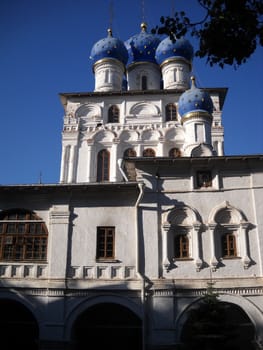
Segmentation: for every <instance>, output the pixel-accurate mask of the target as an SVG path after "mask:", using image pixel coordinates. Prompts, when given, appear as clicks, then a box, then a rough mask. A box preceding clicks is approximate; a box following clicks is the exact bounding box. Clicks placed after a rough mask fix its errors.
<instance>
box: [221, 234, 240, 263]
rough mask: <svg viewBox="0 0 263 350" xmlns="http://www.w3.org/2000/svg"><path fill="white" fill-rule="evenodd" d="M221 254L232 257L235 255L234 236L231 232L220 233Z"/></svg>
mask: <svg viewBox="0 0 263 350" xmlns="http://www.w3.org/2000/svg"><path fill="white" fill-rule="evenodd" d="M222 256H223V257H224V258H233V257H236V256H237V250H236V237H235V235H234V234H233V233H232V232H231V233H229V232H228V233H225V234H224V235H222Z"/></svg>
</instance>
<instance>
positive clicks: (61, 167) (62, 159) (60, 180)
mask: <svg viewBox="0 0 263 350" xmlns="http://www.w3.org/2000/svg"><path fill="white" fill-rule="evenodd" d="M65 159H66V146H64V145H63V147H62V154H61V164H60V179H59V182H64V181H65Z"/></svg>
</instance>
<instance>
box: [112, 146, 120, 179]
mask: <svg viewBox="0 0 263 350" xmlns="http://www.w3.org/2000/svg"><path fill="white" fill-rule="evenodd" d="M118 144H119V140H114V141H113V144H112V147H111V154H110V181H112V182H116V181H117V168H118V166H117V147H118Z"/></svg>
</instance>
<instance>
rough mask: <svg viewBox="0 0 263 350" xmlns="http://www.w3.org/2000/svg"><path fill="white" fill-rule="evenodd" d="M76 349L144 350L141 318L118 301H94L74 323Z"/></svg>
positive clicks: (74, 346) (74, 347) (73, 333)
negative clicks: (90, 346) (98, 302)
mask: <svg viewBox="0 0 263 350" xmlns="http://www.w3.org/2000/svg"><path fill="white" fill-rule="evenodd" d="M72 336H73V339H72V341H73V347H72V348H73V349H74V350H82V349H87V348H88V345H90V344H93V347H94V348H95V349H115V350H121V349H122V350H123V349H126V350H134V349H136V350H141V349H142V321H141V320H140V319H139V318H138V316H137V315H135V314H134V313H133V312H132V311H131V310H129V309H127V308H126V307H124V306H122V305H119V304H115V303H102V304H98V305H94V306H92V307H90V308H88V309H87V310H86V311H84V312H83V313H82V314H81V315H80V316H79V317H78V318H77V320H76V321H75V323H74V326H73V332H72Z"/></svg>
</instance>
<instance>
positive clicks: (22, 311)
mask: <svg viewBox="0 0 263 350" xmlns="http://www.w3.org/2000/svg"><path fill="white" fill-rule="evenodd" d="M0 310H1V312H0V339H1V344H2V345H3V346H4V348H5V349H27V350H37V349H38V337H39V330H38V324H37V321H36V319H35V318H34V316H33V315H32V313H31V312H30V311H29V310H28V309H27V308H26V307H25V306H24V305H23V304H21V303H19V302H17V301H14V300H9V299H1V300H0ZM4 344H5V345H4ZM5 346H6V347H5Z"/></svg>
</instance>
